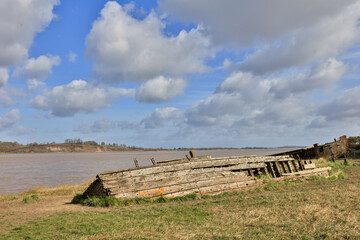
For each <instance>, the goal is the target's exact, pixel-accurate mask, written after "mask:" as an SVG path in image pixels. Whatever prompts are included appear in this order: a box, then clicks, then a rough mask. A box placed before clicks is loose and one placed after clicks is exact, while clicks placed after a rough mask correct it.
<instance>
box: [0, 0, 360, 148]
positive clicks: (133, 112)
mask: <svg viewBox="0 0 360 240" xmlns="http://www.w3.org/2000/svg"><path fill="white" fill-rule="evenodd" d="M359 17H360V0H341V1H339V0H316V1H313V0H297V1H288V0H271V1H263V0H252V1H246V0H224V1H218V0H157V1H156V0H140V1H126V0H123V1H103V0H97V1H88V0H77V1H71V0H1V1H0V141H17V142H19V143H23V144H27V143H32V142H38V143H46V142H64V140H65V139H68V138H80V139H82V140H84V141H87V140H95V141H98V142H103V141H104V142H106V143H118V144H126V145H131V146H133V145H135V146H141V147H163V148H175V147H176V148H177V147H255V146H257V147H260V146H262V147H276V146H288V145H301V146H304V145H311V144H313V143H317V142H319V143H325V142H329V141H332V139H333V138H336V137H339V136H341V135H348V136H355V135H360V126H359V123H360V86H359V85H360V82H359V76H360V72H359V71H360V69H359V67H360V66H359V60H360V38H359V37H360V31H359V30H360V29H359V26H360V21H359Z"/></svg>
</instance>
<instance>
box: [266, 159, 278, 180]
mask: <svg viewBox="0 0 360 240" xmlns="http://www.w3.org/2000/svg"><path fill="white" fill-rule="evenodd" d="M266 166H267V167H268V170H269V172H270V173H271V175H272V177H273V178H276V173H275V171H274V168H273V166H272V164H271V162H268V163H267V164H266Z"/></svg>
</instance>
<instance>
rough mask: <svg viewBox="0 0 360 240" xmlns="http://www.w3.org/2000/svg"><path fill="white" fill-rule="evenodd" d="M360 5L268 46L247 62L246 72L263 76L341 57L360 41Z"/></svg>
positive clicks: (359, 3) (244, 66)
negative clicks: (267, 73) (359, 20)
mask: <svg viewBox="0 0 360 240" xmlns="http://www.w3.org/2000/svg"><path fill="white" fill-rule="evenodd" d="M359 12H360V2H358V3H356V4H354V5H351V6H349V7H347V8H345V9H342V11H339V13H338V14H337V15H336V16H334V17H333V18H325V19H323V20H322V21H319V22H318V23H314V25H313V26H311V27H309V28H306V29H301V30H299V31H296V32H294V33H291V34H288V35H287V36H286V37H284V38H281V42H282V43H281V44H279V43H277V42H275V43H273V44H271V43H270V44H267V45H265V46H264V47H263V48H261V49H260V50H259V51H257V52H256V53H254V54H253V55H250V56H249V57H248V58H247V59H245V60H244V63H243V64H242V66H241V67H240V68H241V69H242V70H246V71H252V72H254V73H256V74H263V73H266V72H271V71H275V70H282V69H285V68H289V67H292V66H303V65H306V64H309V63H312V62H314V61H315V62H316V61H318V60H324V59H327V58H329V57H333V56H338V55H339V54H341V53H342V52H344V51H345V50H346V49H347V48H349V47H350V46H351V45H353V44H354V43H355V42H356V41H358V40H359V36H360V35H359V27H358V19H359V17H360V14H359Z"/></svg>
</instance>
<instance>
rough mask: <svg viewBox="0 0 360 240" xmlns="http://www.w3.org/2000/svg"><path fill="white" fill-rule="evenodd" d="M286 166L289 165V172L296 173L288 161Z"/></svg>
mask: <svg viewBox="0 0 360 240" xmlns="http://www.w3.org/2000/svg"><path fill="white" fill-rule="evenodd" d="M286 165H287V167H288V168H289V171H290V172H291V173H292V172H294V171H293V170H292V167H291V165H290V163H289V161H286Z"/></svg>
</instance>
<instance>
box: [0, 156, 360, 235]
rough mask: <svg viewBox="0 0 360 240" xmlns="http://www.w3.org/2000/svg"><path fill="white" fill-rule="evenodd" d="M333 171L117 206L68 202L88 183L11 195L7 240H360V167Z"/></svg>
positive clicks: (2, 227)
mask: <svg viewBox="0 0 360 240" xmlns="http://www.w3.org/2000/svg"><path fill="white" fill-rule="evenodd" d="M323 164H328V163H323ZM332 167H333V171H332V174H333V175H335V176H337V177H336V178H335V177H333V178H330V179H323V178H312V179H311V180H308V181H305V182H297V183H294V182H283V183H269V184H268V185H265V186H264V187H261V188H258V189H256V190H252V191H246V192H237V193H225V194H222V195H218V196H208V197H205V198H202V199H197V198H196V197H194V196H192V197H189V198H188V199H179V200H178V201H166V200H165V201H139V202H136V201H135V200H134V201H131V202H128V203H127V204H123V203H119V204H114V206H113V207H110V208H109V207H107V208H104V207H89V206H83V205H81V204H69V203H70V202H71V200H72V199H73V197H74V195H75V193H76V192H77V191H78V190H81V189H83V188H84V186H68V187H66V188H64V189H61V188H58V189H57V190H56V189H55V190H49V189H48V190H46V189H44V190H37V191H32V192H28V193H26V194H22V195H17V196H18V197H17V199H16V195H13V196H7V197H5V198H4V197H3V199H2V200H1V201H0V218H1V219H3V221H2V223H0V239H360V204H359V203H360V167H359V166H350V165H343V164H340V163H333V164H332ZM339 176H340V177H339ZM34 195H35V197H32V196H34ZM27 196H29V197H28V200H25V201H24V198H26V197H27ZM19 208H20V209H21V210H17V209H19Z"/></svg>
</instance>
